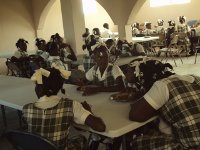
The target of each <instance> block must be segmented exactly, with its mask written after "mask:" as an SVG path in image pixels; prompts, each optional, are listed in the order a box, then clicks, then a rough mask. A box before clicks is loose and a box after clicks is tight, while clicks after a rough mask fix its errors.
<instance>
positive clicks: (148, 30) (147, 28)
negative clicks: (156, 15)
mask: <svg viewBox="0 0 200 150" xmlns="http://www.w3.org/2000/svg"><path fill="white" fill-rule="evenodd" d="M154 33H155V31H154V30H153V29H152V28H151V23H150V22H145V30H144V31H143V34H144V35H147V36H148V35H152V34H154Z"/></svg>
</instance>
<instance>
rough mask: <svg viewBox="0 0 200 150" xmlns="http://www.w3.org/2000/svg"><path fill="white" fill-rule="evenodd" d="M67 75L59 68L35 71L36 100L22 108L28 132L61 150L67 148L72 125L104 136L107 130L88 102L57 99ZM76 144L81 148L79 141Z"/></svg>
mask: <svg viewBox="0 0 200 150" xmlns="http://www.w3.org/2000/svg"><path fill="white" fill-rule="evenodd" d="M70 74H71V72H70V71H66V70H63V69H59V68H57V69H56V68H49V69H46V70H45V69H43V68H40V69H38V70H36V72H35V73H34V74H33V76H32V77H31V80H32V81H34V82H35V84H36V86H35V92H36V94H37V96H38V98H39V100H38V101H36V102H35V103H30V104H26V105H25V106H24V107H23V116H24V118H25V119H26V121H27V124H28V131H29V132H33V133H37V134H39V135H41V136H43V137H44V138H47V139H49V140H51V141H53V142H54V143H55V144H56V146H57V147H58V149H62V150H63V149H64V148H65V147H66V145H67V148H69V144H70V143H68V142H67V140H69V139H67V137H68V131H69V127H70V126H72V125H73V124H72V122H73V121H74V122H75V123H78V124H86V125H88V126H89V127H91V128H92V129H93V130H96V131H99V132H104V131H105V128H106V127H105V124H104V122H103V121H102V119H101V118H99V117H96V116H95V115H94V114H92V112H91V108H90V106H89V104H87V102H83V103H79V102H78V101H75V100H71V99H68V98H62V97H60V96H58V95H57V94H58V92H59V91H60V90H61V89H62V87H63V84H64V82H65V80H66V79H68V77H69V76H70ZM61 91H63V90H61ZM76 144H78V146H81V143H78V141H77V143H76ZM74 146H75V147H76V146H77V145H74Z"/></svg>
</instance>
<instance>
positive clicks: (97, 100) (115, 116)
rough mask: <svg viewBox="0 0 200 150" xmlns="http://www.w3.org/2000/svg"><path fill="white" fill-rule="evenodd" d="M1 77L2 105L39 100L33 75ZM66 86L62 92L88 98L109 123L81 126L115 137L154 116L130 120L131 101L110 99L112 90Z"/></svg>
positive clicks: (11, 105)
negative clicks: (87, 92) (88, 91)
mask: <svg viewBox="0 0 200 150" xmlns="http://www.w3.org/2000/svg"><path fill="white" fill-rule="evenodd" d="M0 80H1V82H0V104H1V105H4V106H8V107H11V108H14V109H17V110H22V108H23V106H24V105H25V104H28V103H33V102H35V101H36V100H37V96H36V94H35V92H34V87H35V85H34V83H32V81H31V80H30V79H26V78H19V77H10V76H3V75H0ZM64 88H65V90H66V94H65V95H62V96H63V97H68V98H70V99H72V100H77V101H79V102H82V101H87V102H88V103H89V104H91V105H92V111H93V113H94V114H95V115H96V116H99V117H101V118H102V119H103V120H104V122H105V124H106V131H105V132H97V131H94V130H92V129H90V128H89V127H86V126H81V128H83V129H85V130H90V131H92V132H95V133H98V134H101V135H104V136H107V137H111V138H114V137H119V136H121V135H124V134H125V133H128V132H130V131H132V130H134V129H136V128H138V127H140V126H142V125H144V124H146V123H147V122H149V121H151V120H153V119H154V118H152V119H150V120H148V121H146V122H144V123H138V122H133V121H130V120H129V119H128V115H129V110H130V104H129V103H127V102H126V103H119V102H114V101H111V100H110V99H109V96H110V95H111V94H113V93H111V92H107V93H106V92H102V93H98V94H95V95H91V96H82V93H81V92H80V91H77V90H76V88H77V86H76V85H71V84H65V85H64ZM79 127H80V126H79Z"/></svg>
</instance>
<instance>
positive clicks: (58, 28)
mask: <svg viewBox="0 0 200 150" xmlns="http://www.w3.org/2000/svg"><path fill="white" fill-rule="evenodd" d="M42 33H43V36H42V37H41V38H44V39H45V40H46V41H48V40H49V39H50V36H51V35H53V34H55V33H59V34H60V36H62V37H63V36H64V31H63V20H62V14H61V7H60V0H56V1H55V3H54V4H53V5H52V7H51V9H50V10H49V13H48V15H47V17H46V18H45V22H44V26H43V30H42Z"/></svg>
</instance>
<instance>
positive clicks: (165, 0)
mask: <svg viewBox="0 0 200 150" xmlns="http://www.w3.org/2000/svg"><path fill="white" fill-rule="evenodd" d="M190 2H191V0H150V7H159V6H166V5H175V4H185V3H190Z"/></svg>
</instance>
